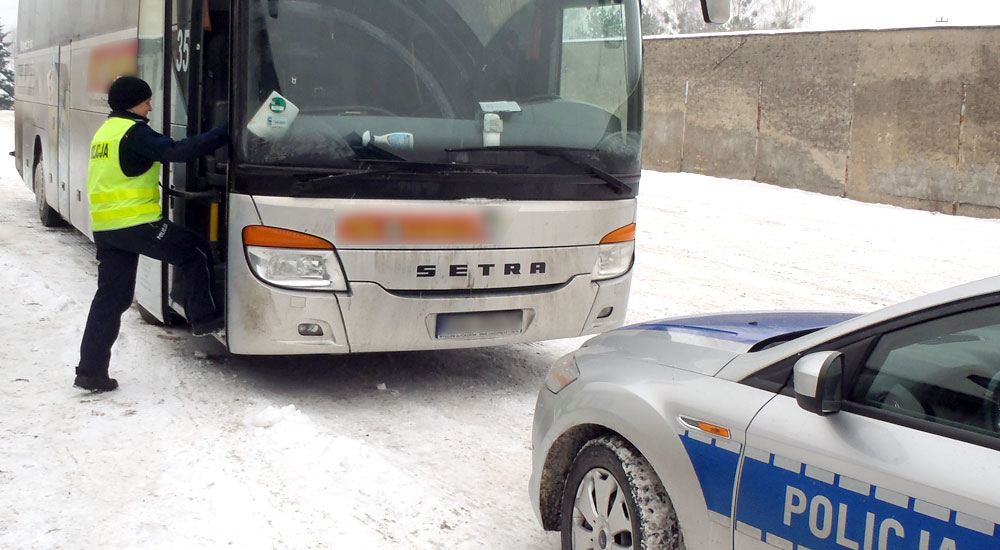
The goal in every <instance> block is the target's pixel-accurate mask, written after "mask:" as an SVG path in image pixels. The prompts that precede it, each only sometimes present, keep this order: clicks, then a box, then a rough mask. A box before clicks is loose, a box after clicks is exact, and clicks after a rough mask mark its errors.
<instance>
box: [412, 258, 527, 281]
mask: <svg viewBox="0 0 1000 550" xmlns="http://www.w3.org/2000/svg"><path fill="white" fill-rule="evenodd" d="M525 270H526V271H527V273H525V272H524V271H525ZM545 270H546V263H545V262H531V263H529V264H527V266H524V265H522V264H519V263H509V264H503V266H502V274H503V275H508V276H509V275H541V274H544V273H545ZM500 272H501V270H500V269H499V268H498V267H497V264H477V265H476V266H475V268H473V267H472V266H469V265H468V264H450V265H448V266H446V269H441V273H442V275H444V274H445V273H447V276H448V277H468V276H469V275H481V276H483V277H490V276H492V275H499V274H500ZM437 275H438V266H436V265H433V264H424V265H418V266H417V272H416V276H417V277H436V276H437Z"/></svg>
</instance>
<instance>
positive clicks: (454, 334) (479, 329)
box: [437, 309, 524, 339]
mask: <svg viewBox="0 0 1000 550" xmlns="http://www.w3.org/2000/svg"><path fill="white" fill-rule="evenodd" d="M523 318H524V314H523V312H522V310H520V309H510V310H506V311H483V312H475V313H442V314H440V315H438V316H437V337H438V339H447V338H451V339H463V338H501V337H504V336H513V335H515V334H521V324H522V321H523Z"/></svg>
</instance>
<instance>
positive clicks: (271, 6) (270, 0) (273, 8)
mask: <svg viewBox="0 0 1000 550" xmlns="http://www.w3.org/2000/svg"><path fill="white" fill-rule="evenodd" d="M726 1H727V2H728V1H729V0H726ZM267 14H268V15H270V16H271V18H272V19H277V18H278V0H267Z"/></svg>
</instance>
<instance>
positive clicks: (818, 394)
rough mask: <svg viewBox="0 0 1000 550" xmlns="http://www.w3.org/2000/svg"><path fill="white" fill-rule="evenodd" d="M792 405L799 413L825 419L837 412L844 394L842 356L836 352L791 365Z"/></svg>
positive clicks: (826, 352) (812, 355)
mask: <svg viewBox="0 0 1000 550" xmlns="http://www.w3.org/2000/svg"><path fill="white" fill-rule="evenodd" d="M793 370H794V373H795V374H794V384H795V401H796V402H798V404H799V406H800V407H802V408H803V409H805V410H807V411H809V412H811V413H815V414H819V415H827V414H833V413H836V412H839V411H840V403H841V401H843V393H844V356H843V355H842V354H841V353H840V352H839V351H821V352H818V353H810V354H809V355H806V356H805V357H803V358H801V359H799V360H798V361H796V362H795V367H794V369H793Z"/></svg>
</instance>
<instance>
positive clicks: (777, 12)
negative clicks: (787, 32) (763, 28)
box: [766, 0, 816, 29]
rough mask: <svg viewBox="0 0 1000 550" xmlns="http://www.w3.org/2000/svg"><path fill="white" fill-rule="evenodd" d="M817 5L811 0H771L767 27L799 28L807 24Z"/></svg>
mask: <svg viewBox="0 0 1000 550" xmlns="http://www.w3.org/2000/svg"><path fill="white" fill-rule="evenodd" d="M815 9H816V7H815V6H814V5H813V4H812V2H811V1H810V0H771V6H770V9H769V10H768V15H767V18H766V19H767V25H768V27H767V28H770V29H798V28H802V27H803V26H805V25H806V23H808V22H809V21H810V20H811V19H812V15H813V11H814V10H815Z"/></svg>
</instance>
